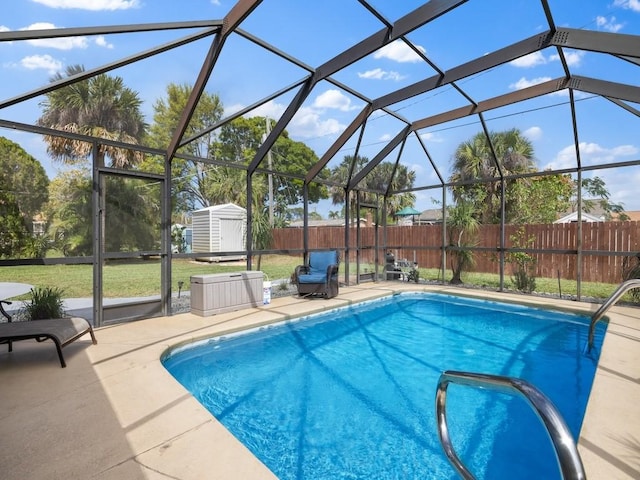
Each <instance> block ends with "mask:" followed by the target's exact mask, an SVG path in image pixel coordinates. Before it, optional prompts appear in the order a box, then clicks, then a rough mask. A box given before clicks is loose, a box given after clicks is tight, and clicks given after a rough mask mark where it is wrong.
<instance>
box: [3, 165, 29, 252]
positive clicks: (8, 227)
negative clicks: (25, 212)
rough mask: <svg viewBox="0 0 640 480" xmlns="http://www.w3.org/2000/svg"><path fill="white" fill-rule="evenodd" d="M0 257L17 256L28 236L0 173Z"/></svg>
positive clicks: (16, 203) (13, 199)
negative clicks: (0, 223)
mask: <svg viewBox="0 0 640 480" xmlns="http://www.w3.org/2000/svg"><path fill="white" fill-rule="evenodd" d="M0 218H1V219H2V228H1V229H0V258H17V257H19V256H20V252H21V251H22V250H23V248H24V246H25V245H26V243H27V241H28V240H27V239H28V238H29V231H28V230H27V227H26V225H25V222H24V218H23V216H22V215H21V214H20V209H19V208H18V202H16V199H15V197H14V195H13V194H12V193H11V192H10V191H9V190H8V189H7V188H5V186H4V182H3V181H2V176H1V175H0Z"/></svg>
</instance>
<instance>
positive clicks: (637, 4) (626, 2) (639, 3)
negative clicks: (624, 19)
mask: <svg viewBox="0 0 640 480" xmlns="http://www.w3.org/2000/svg"><path fill="white" fill-rule="evenodd" d="M613 5H614V6H616V7H622V8H627V9H629V10H633V11H634V12H640V0H614V2H613Z"/></svg>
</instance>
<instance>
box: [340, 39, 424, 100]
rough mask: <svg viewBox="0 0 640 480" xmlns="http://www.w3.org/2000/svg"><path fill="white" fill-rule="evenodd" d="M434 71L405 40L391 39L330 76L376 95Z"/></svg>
mask: <svg viewBox="0 0 640 480" xmlns="http://www.w3.org/2000/svg"><path fill="white" fill-rule="evenodd" d="M436 74H437V72H436V70H434V69H433V68H432V67H431V66H429V64H428V63H427V62H425V60H424V59H423V58H421V56H420V55H419V54H418V53H416V52H415V50H413V49H412V47H411V46H410V45H409V44H408V43H406V42H404V41H403V40H394V41H392V42H390V43H388V44H386V45H385V46H383V47H381V48H379V49H377V50H376V51H374V52H372V53H370V54H369V55H366V56H365V57H364V58H362V59H360V60H358V61H357V62H355V63H353V64H352V65H350V66H347V67H345V68H343V69H342V70H340V71H338V72H336V73H335V74H334V75H332V77H333V78H335V79H336V80H338V81H340V82H342V83H344V84H345V85H348V86H350V87H351V88H354V89H357V90H358V91H359V92H361V93H362V94H363V95H365V96H367V97H368V98H370V99H375V98H378V97H382V96H385V95H387V94H390V93H392V92H395V91H396V90H399V89H402V88H403V87H407V86H409V85H412V84H414V83H416V82H419V81H421V80H423V79H425V78H429V77H433V76H434V75H436Z"/></svg>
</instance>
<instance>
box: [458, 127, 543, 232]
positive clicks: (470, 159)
mask: <svg viewBox="0 0 640 480" xmlns="http://www.w3.org/2000/svg"><path fill="white" fill-rule="evenodd" d="M491 145H493V151H492V149H491ZM493 152H495V158H494V156H493ZM535 171H536V168H535V161H534V155H533V146H532V145H531V142H530V141H529V140H528V139H526V138H525V137H524V136H523V135H522V134H521V133H520V131H519V130H517V129H511V130H507V131H504V132H490V133H489V138H487V137H486V135H485V134H484V133H482V132H481V133H478V134H476V135H475V136H474V137H473V138H472V139H471V140H468V141H466V142H463V143H462V144H460V145H459V146H458V148H457V149H456V151H455V154H454V157H453V167H452V174H451V176H450V178H449V181H450V182H451V183H458V182H472V181H477V180H487V181H486V182H484V183H469V184H462V185H456V186H454V187H453V188H452V192H453V198H454V199H455V200H456V201H458V200H461V199H464V200H466V201H470V202H472V203H473V204H474V205H475V206H476V208H477V214H478V215H479V220H480V222H481V223H499V222H500V220H501V214H502V208H501V189H500V182H499V179H500V172H502V175H503V176H509V175H514V174H521V173H529V172H535ZM492 180H493V181H492ZM520 180H521V179H514V180H510V181H509V182H508V183H507V186H506V189H505V191H506V197H505V204H506V205H507V210H506V211H505V217H506V221H507V223H509V222H510V221H511V218H510V217H511V216H513V215H514V214H515V213H514V212H517V210H511V209H510V208H509V205H513V204H512V203H511V200H517V198H518V196H517V194H518V193H519V192H518V190H519V189H518V184H519V183H520Z"/></svg>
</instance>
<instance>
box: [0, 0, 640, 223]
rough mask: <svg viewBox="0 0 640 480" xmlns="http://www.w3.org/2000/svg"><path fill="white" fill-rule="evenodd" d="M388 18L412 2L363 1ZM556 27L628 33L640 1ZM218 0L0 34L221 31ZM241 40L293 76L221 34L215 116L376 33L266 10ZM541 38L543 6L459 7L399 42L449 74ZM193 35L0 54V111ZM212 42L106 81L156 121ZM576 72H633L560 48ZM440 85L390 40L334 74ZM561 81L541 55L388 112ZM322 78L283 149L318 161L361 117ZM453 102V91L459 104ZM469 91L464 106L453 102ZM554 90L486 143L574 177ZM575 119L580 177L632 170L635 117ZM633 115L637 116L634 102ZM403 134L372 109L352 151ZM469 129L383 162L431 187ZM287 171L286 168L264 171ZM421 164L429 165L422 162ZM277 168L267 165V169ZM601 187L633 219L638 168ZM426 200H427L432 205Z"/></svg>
mask: <svg viewBox="0 0 640 480" xmlns="http://www.w3.org/2000/svg"><path fill="white" fill-rule="evenodd" d="M369 4H371V5H372V6H373V7H375V8H377V9H378V10H379V11H380V13H381V14H382V16H383V17H384V19H386V20H387V21H389V22H395V21H397V20H398V19H400V18H402V17H403V16H404V15H406V14H407V13H409V12H411V11H412V10H414V9H415V8H417V7H418V6H420V5H421V4H422V2H420V1H417V0H403V1H402V2H398V1H392V0H370V1H369ZM549 5H550V10H551V13H552V15H553V18H554V21H555V23H556V26H558V27H569V28H575V29H584V30H594V31H599V32H612V33H620V34H630V35H640V0H583V1H580V2H568V1H566V0H550V1H549ZM232 6H233V2H230V1H227V0H189V1H183V2H176V1H175V0H12V1H11V2H4V3H3V15H2V16H1V17H0V32H2V31H12V30H15V31H17V30H29V29H31V30H38V29H49V28H71V27H89V26H105V25H123V24H145V23H153V22H178V21H195V20H198V21H199V20H216V19H222V18H224V16H225V15H226V14H227V12H228V11H229V10H230V9H231V8H232ZM240 28H241V29H242V31H243V32H246V33H247V34H249V35H253V36H254V37H257V38H260V39H262V40H263V41H264V42H267V43H268V44H270V45H272V46H273V47H275V48H277V49H279V50H280V51H281V52H283V55H289V56H292V57H295V58H296V59H297V60H298V62H299V64H294V63H292V62H289V61H287V60H285V59H284V58H281V57H279V56H277V55H274V54H272V53H270V52H268V51H267V50H265V49H264V48H262V47H260V46H259V45H256V44H255V43H253V42H251V41H249V40H248V39H247V38H246V37H245V36H242V35H237V34H233V35H231V36H230V37H229V38H228V39H227V41H226V43H225V45H224V48H223V51H222V54H221V55H220V57H219V59H218V61H217V63H216V65H215V68H214V71H213V73H212V75H211V77H210V80H209V82H208V84H207V92H209V93H214V94H217V95H218V96H219V97H220V99H221V100H222V102H223V105H224V107H225V111H226V112H227V113H232V112H234V111H237V110H238V109H240V108H244V107H247V106H249V105H252V104H254V103H256V102H258V101H260V100H262V99H263V98H265V97H267V96H268V95H270V94H272V93H273V92H277V91H281V90H282V91H283V93H282V94H281V95H280V96H278V97H277V98H275V99H273V100H271V101H269V102H268V103H266V104H264V105H262V106H261V107H259V108H257V109H255V110H254V111H252V112H251V113H250V115H261V116H268V117H270V118H274V119H277V118H279V117H280V115H281V114H282V113H283V112H284V110H285V108H286V106H287V105H288V103H289V102H290V101H291V99H292V98H293V96H294V95H295V92H296V90H295V89H293V90H286V89H287V88H288V87H290V86H292V85H294V84H295V83H296V82H299V81H300V80H301V79H303V78H304V77H305V76H306V75H307V74H308V72H307V71H306V70H305V68H304V66H305V65H306V66H308V67H309V68H317V67H319V66H321V65H322V64H324V63H325V62H327V61H328V60H330V59H331V58H333V57H335V56H336V55H338V54H339V53H340V52H341V51H343V50H344V49H346V48H348V47H350V46H352V45H354V44H356V43H357V42H359V41H361V40H363V39H365V38H367V37H369V36H370V35H372V34H373V33H375V32H377V31H379V30H381V29H382V28H383V23H381V21H380V20H379V19H377V18H375V17H374V16H373V15H371V14H370V13H369V12H368V11H366V10H365V8H364V7H363V6H362V5H360V4H359V3H358V2H356V1H355V0H323V1H322V2H309V1H300V0H264V1H263V2H262V3H261V4H260V5H259V6H258V7H257V8H256V10H255V11H254V12H253V13H252V14H251V15H250V16H249V17H248V18H247V19H245V20H244V21H243V23H242V24H241V26H240ZM547 29H548V24H547V22H546V19H545V16H544V11H543V9H542V7H541V4H540V1H539V0H469V1H468V2H466V3H465V4H463V5H462V6H460V7H458V8H456V9H455V10H453V11H451V12H448V13H447V14H445V15H443V16H442V17H440V18H438V19H436V20H434V21H433V22H431V23H429V24H428V25H426V26H424V27H422V28H420V29H418V30H415V31H414V32H411V33H410V34H409V35H408V38H409V39H410V40H411V41H412V42H413V43H414V44H415V45H416V46H417V47H418V49H419V51H420V52H422V54H424V55H426V56H427V57H428V58H429V60H430V61H431V62H432V63H433V64H434V65H435V67H436V68H438V69H440V70H443V71H446V70H448V69H451V68H453V67H456V66H458V65H461V64H464V63H465V62H468V61H470V60H472V59H474V58H476V57H481V56H483V55H485V54H486V53H489V52H491V51H495V50H497V49H499V48H503V47H506V46H508V45H510V44H513V43H515V42H518V41H520V40H523V39H525V38H528V37H531V36H533V35H536V34H539V33H541V32H543V31H545V30H547ZM198 30H199V29H190V30H171V31H165V32H145V33H132V34H110V35H96V36H82V37H78V36H77V37H68V38H60V39H56V40H29V41H12V42H0V69H1V72H2V78H3V81H2V82H0V99H3V100H7V99H11V98H13V97H16V96H19V95H22V94H25V93H27V92H30V91H32V90H35V89H38V88H41V87H43V86H45V85H47V83H48V82H49V80H50V78H51V77H52V75H54V74H56V73H57V72H63V71H64V69H65V68H66V67H67V66H69V65H74V64H81V65H84V67H85V68H86V69H91V68H96V67H99V66H102V65H105V64H108V63H110V62H113V61H116V60H118V59H121V58H125V57H127V56H130V55H133V54H136V53H139V52H142V51H145V50H147V49H149V48H152V47H155V46H158V45H161V44H164V43H166V42H169V41H173V40H176V39H179V38H182V37H184V36H186V35H190V34H192V33H195V32H196V31H198ZM211 40H212V37H207V38H206V39H204V40H200V41H197V42H194V43H192V44H189V45H186V46H184V47H181V48H180V49H173V50H170V51H168V52H165V53H163V54H160V55H156V56H153V57H150V58H147V59H145V60H144V61H141V62H138V63H137V64H135V65H129V66H126V67H121V68H118V69H116V70H113V71H112V72H110V73H109V74H110V75H118V76H121V77H122V78H123V80H124V83H125V85H127V86H128V87H130V88H132V89H133V90H135V91H137V92H138V93H139V96H140V98H141V99H142V100H143V105H142V111H143V113H144V115H145V118H146V121H147V122H148V123H151V122H152V119H153V118H152V117H153V105H154V103H155V102H157V101H158V100H159V99H162V98H164V97H165V92H166V87H167V85H168V84H169V83H186V84H193V82H194V81H195V78H196V76H197V74H198V71H199V69H200V66H201V64H202V61H203V59H204V56H205V55H206V53H207V51H208V49H209V46H210V44H211ZM565 55H566V59H567V63H568V65H569V68H570V70H571V72H572V74H573V75H580V76H585V77H593V78H598V79H603V80H608V81H612V82H618V83H625V84H629V85H633V86H636V87H637V86H638V85H639V83H640V70H639V69H638V66H637V65H633V64H631V63H630V62H626V61H624V60H620V59H616V58H611V56H606V55H603V54H599V53H595V52H585V51H572V50H569V49H565ZM435 73H436V70H435V69H434V67H433V66H431V65H429V64H427V63H426V62H424V61H423V60H421V59H420V57H419V56H418V55H417V54H416V53H415V52H413V51H411V50H410V49H408V48H407V47H406V45H404V44H402V43H401V42H394V43H391V44H390V45H388V46H387V47H385V48H383V49H381V50H379V51H377V52H375V53H373V54H371V55H368V56H366V57H365V58H363V59H361V60H359V61H358V62H356V63H354V64H353V65H351V66H350V67H348V68H346V69H344V70H341V71H339V72H337V73H336V74H334V75H333V76H332V77H333V79H335V80H336V81H337V82H340V84H341V85H345V86H347V87H348V88H350V89H353V90H356V91H359V92H361V93H362V94H363V95H365V96H366V97H367V98H369V99H375V98H378V97H381V96H383V95H386V94H388V93H391V92H393V91H395V90H398V89H400V88H402V87H405V86H408V85H411V84H413V83H415V82H417V81H420V80H422V79H424V78H429V77H431V76H433V75H434V74H435ZM562 76H563V71H562V67H561V63H560V61H559V57H558V54H557V51H556V50H555V49H545V50H542V51H540V52H538V53H536V54H532V55H528V56H526V57H522V58H519V59H517V60H514V61H513V62H510V63H509V64H506V65H501V66H499V67H496V68H494V69H491V70H488V71H486V72H483V73H481V74H478V75H476V76H474V77H471V78H466V79H464V80H462V81H460V82H458V83H457V85H456V86H457V88H454V87H452V86H450V85H448V86H444V87H440V88H438V89H436V90H433V91H430V92H427V93H425V94H422V95H418V96H416V97H412V98H410V99H408V100H405V101H403V102H400V103H399V104H394V105H392V106H390V109H391V110H393V111H394V112H396V113H397V114H399V115H401V116H402V117H404V118H406V119H408V120H410V121H413V120H416V119H421V118H425V117H430V116H432V115H435V114H437V113H440V112H443V111H448V110H451V109H454V108H458V107H461V106H464V105H467V104H468V99H467V97H468V98H472V99H473V100H475V101H482V100H484V99H487V98H491V97H493V96H497V95H502V94H504V93H508V92H512V91H516V90H518V89H521V88H524V87H527V86H530V85H534V84H536V83H540V82H543V81H547V80H551V79H555V78H558V77H562ZM341 85H336V84H334V83H331V82H328V81H322V82H319V83H318V85H317V86H316V87H315V88H314V89H313V91H312V92H311V94H310V95H309V97H308V98H307V99H306V101H305V102H304V104H303V107H302V108H301V109H300V110H299V112H298V113H297V114H296V116H295V117H294V119H293V121H292V122H291V123H290V124H289V125H288V126H287V131H288V133H289V135H290V136H291V138H293V139H294V140H297V141H301V142H304V143H306V144H307V145H308V146H310V147H311V148H312V149H313V150H314V151H315V152H316V154H317V155H318V156H322V155H323V154H324V152H325V151H326V150H327V148H329V146H330V145H331V144H332V143H333V142H334V141H335V140H336V138H337V137H338V135H339V134H340V133H341V132H342V131H343V130H344V128H346V126H347V125H349V124H350V123H351V121H352V120H353V119H354V118H355V117H356V116H357V115H358V114H359V113H360V111H361V110H362V108H363V106H364V105H365V102H364V101H363V99H361V98H358V97H357V96H356V95H353V94H352V93H350V91H348V90H347V89H344V88H341ZM461 92H464V94H462V93H461ZM465 95H466V97H465ZM42 100H43V98H42V97H39V98H34V99H32V100H28V101H25V102H21V103H19V104H17V105H13V106H10V107H5V108H0V119H3V120H10V121H18V122H24V123H35V121H36V120H37V118H38V117H39V116H40V114H41V112H42V109H41V106H40V103H41V102H42ZM568 100H569V95H568V93H567V92H566V91H564V92H559V93H556V94H552V95H546V96H544V97H540V98H537V99H533V100H529V101H527V102H521V104H517V105H512V106H509V107H503V108H501V109H498V110H495V111H491V112H488V113H487V114H485V120H486V121H487V126H488V128H489V129H490V130H492V131H501V130H507V129H511V128H518V129H519V130H520V131H521V132H523V134H524V135H525V136H526V137H527V138H528V139H529V140H530V141H531V143H532V145H533V147H534V152H535V158H536V162H537V166H538V168H539V169H540V170H542V169H547V168H551V169H557V168H558V169H559V168H571V167H573V166H575V165H576V155H575V147H574V145H575V141H574V137H573V131H572V128H571V110H570V107H569V105H568ZM576 100H578V101H577V104H576V105H577V107H576V118H577V125H578V132H579V135H578V137H579V138H578V142H579V145H580V161H581V162H582V164H583V165H598V164H612V163H616V162H626V161H634V160H638V159H639V158H640V136H639V135H638V134H637V132H638V131H640V128H639V127H640V120H639V118H638V117H637V116H635V115H633V114H632V113H630V112H628V111H626V110H624V109H622V108H620V107H619V106H617V105H615V104H613V103H612V102H610V101H607V100H605V99H602V98H598V97H596V96H594V95H590V94H587V93H581V92H577V93H576ZM631 106H632V107H633V108H635V109H637V110H638V109H640V105H631ZM403 127H404V123H403V122H401V121H399V120H397V119H395V118H394V117H393V116H391V115H389V114H387V113H385V112H380V111H378V112H374V113H373V114H372V116H371V118H370V120H369V122H368V123H367V127H366V128H365V130H364V133H363V135H362V139H361V144H360V145H361V146H360V155H363V156H366V157H368V158H373V157H374V156H375V155H376V154H377V153H378V152H379V151H380V149H381V148H383V147H384V145H385V144H386V143H387V142H388V141H389V140H390V139H391V138H393V137H394V136H395V135H396V134H397V133H398V132H399V131H400V130H401V129H402V128H403ZM480 131H481V125H480V123H479V120H478V118H477V117H470V118H466V119H463V120H460V121H454V122H449V123H446V124H441V125H437V126H435V127H433V128H431V129H427V130H425V131H420V132H419V135H420V138H421V139H422V140H423V141H424V142H425V145H426V147H427V149H428V152H429V155H430V157H431V160H429V158H427V157H426V155H425V153H424V151H423V150H422V149H421V147H420V146H419V142H418V141H417V139H411V140H410V141H408V142H407V143H406V145H405V147H404V149H403V150H402V151H400V150H399V149H396V150H394V152H392V154H391V155H390V156H389V158H388V159H389V160H392V161H395V160H396V159H397V158H398V157H399V158H400V163H402V164H403V165H406V166H407V167H408V168H410V169H412V170H414V171H415V172H416V183H415V185H416V186H419V187H431V186H434V185H437V184H438V183H439V179H438V175H440V176H442V177H443V178H444V179H445V180H446V179H447V178H448V177H449V176H450V174H451V160H452V156H453V153H454V152H455V149H456V147H457V146H458V145H459V144H460V143H461V142H464V141H466V140H469V139H470V138H472V137H473V136H474V135H475V134H477V133H479V132H480ZM0 135H1V136H5V137H7V138H9V139H11V140H13V141H15V142H17V143H19V144H20V145H21V146H22V147H23V148H24V149H25V150H26V151H27V152H28V153H30V154H31V155H32V156H34V157H35V158H36V159H38V160H39V161H40V162H41V163H42V164H43V166H44V167H45V169H46V171H47V173H48V175H49V177H50V178H53V177H54V176H55V175H57V174H58V173H59V172H60V171H61V170H62V169H63V167H62V166H61V165H60V164H56V163H54V162H52V161H51V160H50V159H49V158H48V156H47V154H46V146H45V144H44V142H43V141H42V138H41V137H38V136H36V135H33V134H28V133H25V132H19V131H15V130H9V129H0ZM357 140H358V136H357V135H356V136H355V137H354V138H352V139H351V140H349V141H348V142H347V143H346V144H345V145H344V147H343V148H342V149H341V150H340V152H339V153H338V155H337V156H336V157H335V158H334V159H333V160H332V161H331V162H330V164H329V166H334V165H337V164H338V163H340V161H341V160H342V158H343V157H344V155H350V154H353V153H354V152H355V147H356V143H357ZM274 161H275V162H276V163H277V162H278V161H286V160H285V159H278V158H276V159H275V160H274ZM431 161H433V163H434V164H435V165H436V168H437V170H436V169H434V168H433V167H432V166H431ZM276 168H277V165H276ZM585 175H586V176H590V175H597V176H600V177H601V178H602V179H603V180H605V182H606V185H607V188H608V189H609V192H610V195H611V200H612V201H614V202H616V203H621V204H623V206H624V207H625V209H626V210H630V211H631V210H640V196H639V195H637V185H639V184H640V167H638V166H635V167H626V168H618V169H598V170H596V171H594V172H590V173H588V174H585ZM441 195H442V194H441V192H440V191H439V190H438V189H432V188H425V189H424V190H420V191H418V192H417V199H416V205H415V207H416V208H417V209H419V210H423V209H427V208H433V207H434V206H437V202H438V201H439V200H441ZM434 199H435V201H434ZM334 208H335V207H332V206H331V205H330V203H329V202H323V203H321V204H320V205H318V206H313V207H312V209H316V210H317V211H318V212H319V213H320V214H322V215H323V216H326V215H327V212H328V210H330V209H334Z"/></svg>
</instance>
